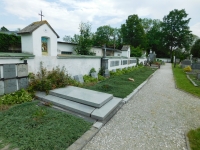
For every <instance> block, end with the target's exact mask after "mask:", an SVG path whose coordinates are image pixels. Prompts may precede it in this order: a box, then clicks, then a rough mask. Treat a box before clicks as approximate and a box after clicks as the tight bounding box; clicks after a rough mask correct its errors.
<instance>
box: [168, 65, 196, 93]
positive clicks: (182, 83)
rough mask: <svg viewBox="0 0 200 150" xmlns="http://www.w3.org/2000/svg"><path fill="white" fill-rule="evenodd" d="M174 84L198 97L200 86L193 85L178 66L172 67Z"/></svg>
mask: <svg viewBox="0 0 200 150" xmlns="http://www.w3.org/2000/svg"><path fill="white" fill-rule="evenodd" d="M172 70H173V74H174V78H175V81H176V85H177V87H178V88H179V89H181V90H184V91H186V92H188V93H191V94H193V95H196V96H198V97H200V87H199V86H198V87H195V86H194V85H193V84H192V83H191V82H190V80H189V79H188V78H187V77H186V73H185V72H184V70H183V69H182V68H180V67H176V68H174V67H172Z"/></svg>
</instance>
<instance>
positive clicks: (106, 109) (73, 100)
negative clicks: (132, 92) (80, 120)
mask: <svg viewBox="0 0 200 150" xmlns="http://www.w3.org/2000/svg"><path fill="white" fill-rule="evenodd" d="M36 96H37V98H38V99H40V100H42V101H45V102H50V103H52V104H53V105H55V106H58V107H61V108H64V109H67V110H69V111H72V112H75V113H77V114H78V115H82V116H85V117H89V118H91V119H94V120H101V121H103V120H106V119H108V118H107V117H109V115H110V114H111V113H112V112H113V111H115V110H116V109H117V108H118V107H119V106H120V104H121V103H122V99H121V98H116V97H113V95H112V94H106V93H102V92H97V91H92V90H88V89H83V88H79V87H74V86H68V87H65V88H59V89H55V90H51V91H50V92H49V95H46V94H45V93H42V92H37V93H36Z"/></svg>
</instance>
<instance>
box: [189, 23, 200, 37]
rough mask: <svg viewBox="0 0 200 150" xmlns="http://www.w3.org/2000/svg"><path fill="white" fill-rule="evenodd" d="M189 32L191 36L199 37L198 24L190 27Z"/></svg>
mask: <svg viewBox="0 0 200 150" xmlns="http://www.w3.org/2000/svg"><path fill="white" fill-rule="evenodd" d="M190 30H191V31H192V33H193V34H195V35H197V36H198V37H200V22H198V23H196V24H195V25H193V26H191V28H190Z"/></svg>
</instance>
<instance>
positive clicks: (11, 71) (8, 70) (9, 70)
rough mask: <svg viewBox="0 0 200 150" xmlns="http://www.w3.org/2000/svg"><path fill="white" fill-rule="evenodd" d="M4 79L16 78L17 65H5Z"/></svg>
mask: <svg viewBox="0 0 200 150" xmlns="http://www.w3.org/2000/svg"><path fill="white" fill-rule="evenodd" d="M3 77H4V79H7V78H13V77H16V69H15V65H9V64H5V65H3Z"/></svg>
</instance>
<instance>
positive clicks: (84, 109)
mask: <svg viewBox="0 0 200 150" xmlns="http://www.w3.org/2000/svg"><path fill="white" fill-rule="evenodd" d="M38 96H39V95H38ZM41 98H42V100H43V101H47V102H51V103H52V104H54V105H56V106H59V107H61V108H65V109H67V110H70V111H73V112H76V113H79V114H81V115H84V116H90V114H91V113H92V112H93V111H94V110H95V108H94V107H91V106H87V105H83V104H80V103H77V102H73V101H70V100H67V99H63V98H60V97H56V96H53V95H47V96H44V95H43V96H42V97H41Z"/></svg>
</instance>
